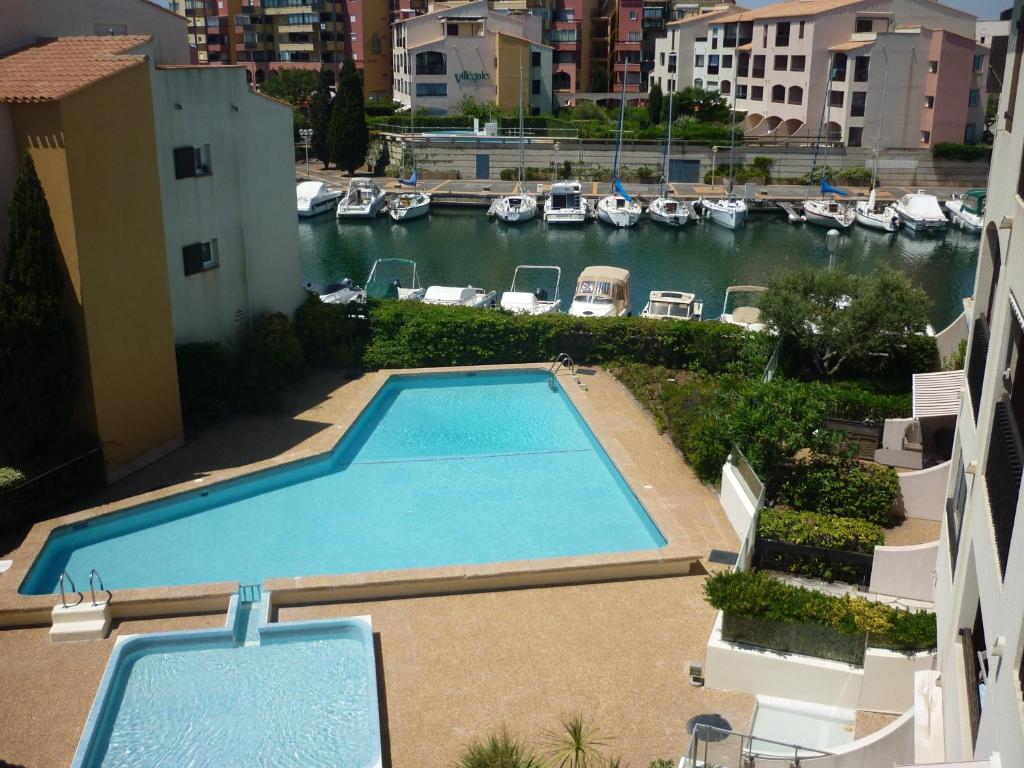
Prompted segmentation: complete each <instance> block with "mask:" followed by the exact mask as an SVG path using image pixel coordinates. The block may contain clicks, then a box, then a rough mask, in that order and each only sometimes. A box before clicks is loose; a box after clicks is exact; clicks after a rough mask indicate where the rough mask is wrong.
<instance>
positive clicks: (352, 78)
mask: <svg viewBox="0 0 1024 768" xmlns="http://www.w3.org/2000/svg"><path fill="white" fill-rule="evenodd" d="M327 145H328V149H329V150H330V154H331V159H332V160H333V161H334V163H335V165H337V166H338V168H344V169H345V170H346V171H348V174H349V176H351V175H352V174H353V173H355V170H356V168H359V167H360V166H361V165H363V164H364V163H365V162H366V152H367V150H368V149H369V148H370V130H369V128H367V126H366V112H365V111H364V109H363V84H362V82H361V81H360V79H359V73H358V72H357V71H356V65H355V62H354V61H352V59H346V60H345V63H344V64H343V65H342V66H341V74H340V75H339V76H338V94H337V96H335V97H334V107H333V109H332V110H331V125H330V131H329V133H328V138H327Z"/></svg>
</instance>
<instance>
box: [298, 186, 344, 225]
mask: <svg viewBox="0 0 1024 768" xmlns="http://www.w3.org/2000/svg"><path fill="white" fill-rule="evenodd" d="M339 197H341V192H340V191H339V190H337V189H331V188H330V187H328V186H327V185H326V184H325V183H324V182H322V181H303V182H302V183H300V184H297V185H296V186H295V206H296V208H297V209H298V212H299V216H301V217H303V218H306V217H307V216H316V215H317V214H320V213H327V211H329V210H331V208H333V207H334V204H335V201H336V200H337V199H338V198H339Z"/></svg>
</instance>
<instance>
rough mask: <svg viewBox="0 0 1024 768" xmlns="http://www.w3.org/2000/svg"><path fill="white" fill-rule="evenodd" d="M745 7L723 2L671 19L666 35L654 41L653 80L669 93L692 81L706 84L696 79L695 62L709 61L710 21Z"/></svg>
mask: <svg viewBox="0 0 1024 768" xmlns="http://www.w3.org/2000/svg"><path fill="white" fill-rule="evenodd" d="M744 10H746V9H745V8H743V7H742V6H738V5H723V6H720V7H716V8H715V9H713V10H709V11H707V12H706V13H703V14H695V15H691V16H687V17H685V18H682V19H679V20H678V21H670V22H669V23H668V24H667V25H666V26H665V36H664V37H661V38H658V40H656V41H655V43H654V68H653V69H652V70H651V74H650V83H651V84H652V85H653V84H654V83H657V84H658V85H659V86H660V87H661V90H662V91H664V92H666V93H675V92H677V91H681V90H683V89H684V88H688V87H689V86H691V85H698V87H703V81H702V82H701V83H700V84H698V83H696V82H695V80H694V74H693V71H694V66H695V65H698V66H700V67H704V66H705V62H706V61H707V36H708V25H709V24H710V23H711V22H713V21H714V20H715V19H720V18H723V17H725V16H732V15H734V14H736V13H739V12H742V11H744Z"/></svg>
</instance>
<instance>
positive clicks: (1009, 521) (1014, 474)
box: [985, 396, 1024, 576]
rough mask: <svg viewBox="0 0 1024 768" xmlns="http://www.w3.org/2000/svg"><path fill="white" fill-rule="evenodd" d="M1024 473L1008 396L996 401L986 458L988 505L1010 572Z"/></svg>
mask: <svg viewBox="0 0 1024 768" xmlns="http://www.w3.org/2000/svg"><path fill="white" fill-rule="evenodd" d="M1022 474H1024V447H1022V445H1021V437H1020V432H1019V431H1018V429H1017V420H1016V418H1015V415H1014V412H1013V405H1011V403H1010V400H1009V399H1008V398H1007V397H1005V396H1004V397H1003V399H1002V400H1000V401H999V402H998V403H996V407H995V413H994V414H993V419H992V434H991V436H990V438H989V443H988V458H987V459H986V461H985V485H986V487H987V488H988V505H989V511H990V512H991V514H992V527H993V528H994V529H995V535H996V552H997V553H998V555H999V568H1000V571H1001V573H1002V575H1003V576H1005V575H1006V561H1007V558H1008V557H1009V555H1010V537H1011V536H1012V535H1013V522H1014V519H1015V518H1016V516H1017V501H1018V496H1019V494H1020V483H1021V476H1022Z"/></svg>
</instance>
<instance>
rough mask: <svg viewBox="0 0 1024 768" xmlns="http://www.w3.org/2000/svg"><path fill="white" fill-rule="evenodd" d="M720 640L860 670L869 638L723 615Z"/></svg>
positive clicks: (811, 626) (809, 625) (820, 627)
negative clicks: (836, 662) (793, 654)
mask: <svg viewBox="0 0 1024 768" xmlns="http://www.w3.org/2000/svg"><path fill="white" fill-rule="evenodd" d="M722 639H723V640H726V641H728V642H732V643H742V644H743V645H749V646H754V647H756V648H765V649H768V650H771V651H778V652H779V653H796V654H799V655H801V656H813V657H815V658H818V659H827V660H829V661H839V662H843V663H845V664H852V665H854V666H857V667H860V666H863V665H864V651H865V649H866V648H867V639H868V638H867V633H865V632H857V633H854V634H846V633H843V632H837V631H836V630H834V629H832V628H831V627H826V626H824V625H822V624H812V623H809V622H806V623H799V624H796V623H789V622H783V621H771V620H769V619H761V618H753V617H750V616H730V615H729V614H727V613H726V614H723V615H722Z"/></svg>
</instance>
